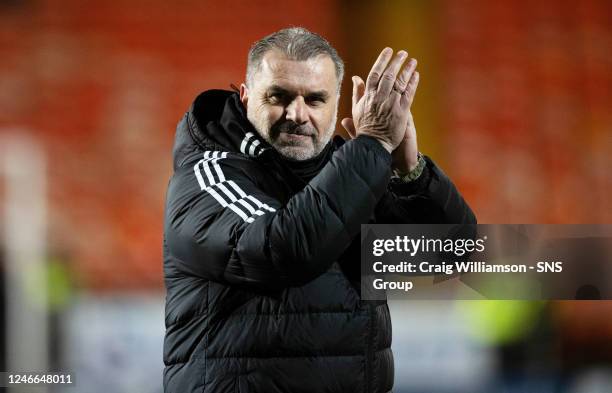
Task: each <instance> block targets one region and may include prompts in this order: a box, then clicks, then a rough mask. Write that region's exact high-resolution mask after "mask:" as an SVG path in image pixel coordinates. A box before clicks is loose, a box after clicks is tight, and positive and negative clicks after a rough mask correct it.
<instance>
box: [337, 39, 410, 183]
mask: <svg viewBox="0 0 612 393" xmlns="http://www.w3.org/2000/svg"><path fill="white" fill-rule="evenodd" d="M407 58H408V53H407V52H406V51H403V50H400V51H399V52H397V53H396V54H395V56H394V55H393V50H392V49H391V48H385V49H383V50H382V52H380V55H379V56H378V59H376V62H374V65H373V66H372V69H371V70H370V73H369V74H368V78H367V80H366V82H365V83H364V81H363V79H361V78H360V77H358V76H353V78H352V81H353V98H352V101H353V105H352V116H353V117H352V118H350V117H347V118H344V119H342V122H341V124H342V126H343V127H344V129H345V130H346V131H347V132H348V133H349V135H350V136H351V138H356V137H357V136H359V135H368V136H371V137H373V138H375V139H377V140H378V141H379V142H380V143H381V145H382V146H383V147H384V148H385V149H387V151H388V152H389V153H391V154H392V157H393V167H394V168H395V169H397V170H398V171H399V172H401V173H408V172H409V171H411V170H412V169H414V168H415V167H416V166H417V164H418V147H417V138H416V128H415V126H414V121H413V119H412V114H411V112H410V107H411V105H412V101H413V99H414V94H415V93H416V88H417V85H418V84H419V73H418V71H416V65H417V61H416V60H415V59H409V60H408V63H407V64H406V65H405V66H404V67H403V69H402V65H403V64H404V62H405V61H406V59H407Z"/></svg>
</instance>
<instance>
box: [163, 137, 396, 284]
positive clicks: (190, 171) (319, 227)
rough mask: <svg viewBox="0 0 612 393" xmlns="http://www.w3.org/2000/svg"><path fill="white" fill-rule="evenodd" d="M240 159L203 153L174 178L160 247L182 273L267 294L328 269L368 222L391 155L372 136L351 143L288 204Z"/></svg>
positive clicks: (387, 175)
mask: <svg viewBox="0 0 612 393" xmlns="http://www.w3.org/2000/svg"><path fill="white" fill-rule="evenodd" d="M215 157H216V158H215ZM232 157H233V158H232ZM240 160H243V159H242V158H238V157H236V156H232V155H231V154H230V155H227V153H222V154H220V153H218V152H216V153H212V152H206V153H205V154H204V159H202V160H200V161H199V162H198V163H196V164H195V165H194V166H193V168H183V169H181V170H180V171H177V172H175V174H174V176H173V178H172V179H171V181H170V184H169V186H168V193H167V196H166V216H165V240H166V244H167V246H168V250H169V252H170V254H171V256H172V259H173V260H174V261H175V264H176V265H177V268H179V269H180V270H182V271H184V272H187V273H189V274H192V275H196V276H198V277H202V278H205V279H210V280H214V281H217V282H222V283H228V284H234V285H236V284H244V285H245V286H247V287H250V288H257V289H264V290H265V289H280V288H284V287H288V286H297V285H302V284H304V283H306V282H308V281H310V280H312V279H314V278H316V277H317V276H318V275H320V274H322V273H323V272H325V271H326V270H327V269H328V268H329V266H330V265H331V264H332V263H333V262H334V261H335V260H336V259H337V258H338V257H339V256H340V254H341V253H342V252H343V251H344V250H345V248H346V247H348V246H349V244H350V243H351V240H352V239H353V238H354V237H355V236H356V235H357V234H358V233H359V231H360V229H361V223H362V222H363V219H364V217H370V216H372V215H373V213H374V209H375V207H376V204H377V203H378V201H379V199H380V197H381V196H382V195H383V193H384V192H385V190H386V188H387V185H388V182H389V178H390V163H391V155H390V154H389V153H388V152H387V151H386V150H385V149H384V148H383V147H382V146H381V145H380V144H379V143H378V142H377V141H376V140H374V139H372V138H369V137H359V138H357V139H355V140H353V141H351V142H348V143H346V144H345V145H344V146H342V147H341V148H340V149H339V150H337V151H336V152H335V153H334V155H333V157H332V159H331V160H330V162H329V163H328V164H327V165H325V167H324V168H323V170H322V171H321V172H320V173H319V174H318V175H317V176H316V177H315V178H314V179H312V180H311V181H310V183H309V184H308V185H307V186H306V187H305V188H304V189H303V190H302V191H300V192H299V193H297V194H295V195H294V196H293V197H292V198H291V199H289V201H288V202H287V203H286V204H285V205H282V204H281V203H280V202H279V201H278V200H276V199H275V198H274V197H272V196H271V195H269V194H267V193H266V192H264V191H263V190H262V189H260V188H258V186H257V182H256V181H255V179H254V177H253V173H249V172H248V171H246V170H245V169H244V164H243V165H242V166H238V165H236V164H237V162H239V161H240ZM242 163H244V161H242Z"/></svg>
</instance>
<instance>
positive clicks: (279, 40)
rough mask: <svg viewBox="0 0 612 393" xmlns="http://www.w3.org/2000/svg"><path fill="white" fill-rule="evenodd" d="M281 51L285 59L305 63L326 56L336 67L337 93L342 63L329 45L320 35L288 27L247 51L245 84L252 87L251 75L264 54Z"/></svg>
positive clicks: (256, 43) (261, 40)
mask: <svg viewBox="0 0 612 393" xmlns="http://www.w3.org/2000/svg"><path fill="white" fill-rule="evenodd" d="M271 49H277V50H279V51H281V52H282V53H283V54H284V55H285V56H287V58H289V59H291V60H295V61H306V60H308V59H311V58H313V57H316V56H318V55H328V56H329V57H330V58H331V59H332V61H333V62H334V65H335V67H336V77H337V79H338V91H339V90H340V85H341V84H342V78H343V76H344V62H343V61H342V59H341V58H340V56H338V52H336V49H334V47H333V46H331V45H330V43H329V42H328V41H327V40H326V39H325V38H323V37H321V36H320V35H318V34H316V33H312V32H310V31H308V30H306V29H305V28H303V27H290V28H286V29H282V30H279V31H277V32H275V33H272V34H270V35H268V36H266V37H264V38H262V39H260V40H259V41H257V42H255V43H254V44H253V45H252V46H251V49H250V50H249V60H248V64H247V72H246V82H247V85H249V86H252V82H253V80H252V78H253V75H255V73H256V72H257V71H258V70H259V67H260V66H261V59H262V58H263V56H264V54H265V53H266V52H267V51H269V50H271Z"/></svg>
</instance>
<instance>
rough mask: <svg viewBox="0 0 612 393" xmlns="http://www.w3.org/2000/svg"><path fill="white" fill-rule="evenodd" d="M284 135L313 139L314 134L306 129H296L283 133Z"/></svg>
mask: <svg viewBox="0 0 612 393" xmlns="http://www.w3.org/2000/svg"><path fill="white" fill-rule="evenodd" d="M281 132H282V133H283V134H287V135H290V136H303V137H312V136H313V134H312V133H311V132H308V131H306V130H304V129H300V128H294V129H292V130H286V131H281Z"/></svg>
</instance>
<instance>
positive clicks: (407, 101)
mask: <svg viewBox="0 0 612 393" xmlns="http://www.w3.org/2000/svg"><path fill="white" fill-rule="evenodd" d="M419 79H420V76H419V72H418V71H415V72H414V73H413V74H412V77H410V81H408V86H407V87H406V90H404V94H402V98H401V100H400V105H401V106H402V108H405V109H408V108H410V106H411V105H412V101H413V100H414V95H415V94H416V89H417V86H418V85H419Z"/></svg>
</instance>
